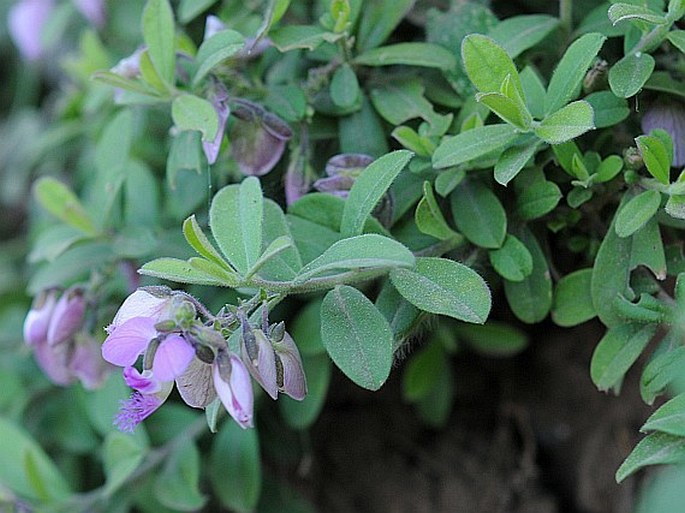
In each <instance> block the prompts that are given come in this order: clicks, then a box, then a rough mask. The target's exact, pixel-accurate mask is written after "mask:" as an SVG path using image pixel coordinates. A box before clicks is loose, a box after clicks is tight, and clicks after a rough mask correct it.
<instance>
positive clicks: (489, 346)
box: [456, 321, 528, 357]
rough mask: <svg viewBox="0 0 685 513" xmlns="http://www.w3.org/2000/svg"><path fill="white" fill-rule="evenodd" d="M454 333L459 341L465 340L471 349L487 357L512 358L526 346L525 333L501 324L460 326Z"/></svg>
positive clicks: (526, 338)
mask: <svg viewBox="0 0 685 513" xmlns="http://www.w3.org/2000/svg"><path fill="white" fill-rule="evenodd" d="M456 332H457V337H458V338H459V339H461V338H464V339H466V341H467V342H468V343H469V345H470V346H471V347H473V348H474V349H475V350H476V351H478V352H479V353H482V354H485V355H487V356H494V357H508V356H513V355H515V354H517V353H520V352H521V351H523V350H524V349H525V348H526V347H527V346H528V336H527V335H526V334H525V333H523V332H522V331H521V330H519V329H517V328H514V327H513V326H510V325H509V324H505V323H503V322H496V321H490V322H488V323H487V324H484V325H483V326H476V325H473V324H461V325H459V326H457V327H456Z"/></svg>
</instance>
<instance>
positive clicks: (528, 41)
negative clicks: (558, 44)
mask: <svg viewBox="0 0 685 513" xmlns="http://www.w3.org/2000/svg"><path fill="white" fill-rule="evenodd" d="M558 26H559V20H558V19H557V18H554V17H552V16H547V15H546V14H527V15H522V16H512V17H511V18H507V19H505V20H502V21H500V22H499V23H498V24H497V25H495V27H494V28H493V29H491V30H490V32H488V36H490V37H491V38H492V39H494V40H495V41H496V42H497V43H499V44H500V45H502V47H503V48H504V50H505V51H506V52H507V54H509V56H511V58H512V59H515V58H516V57H518V56H519V55H520V54H521V53H523V52H524V51H526V50H528V49H529V48H532V47H533V46H535V45H536V44H538V43H539V42H540V41H542V40H543V39H545V37H547V36H548V35H549V34H550V33H551V32H552V31H554V29H556V28H557V27H558Z"/></svg>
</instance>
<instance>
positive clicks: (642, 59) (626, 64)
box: [609, 52, 654, 98]
mask: <svg viewBox="0 0 685 513" xmlns="http://www.w3.org/2000/svg"><path fill="white" fill-rule="evenodd" d="M652 71H654V57H652V56H651V55H649V54H648V53H642V52H641V53H637V54H634V53H631V54H628V55H626V56H625V57H623V58H622V59H621V60H620V61H618V62H617V63H616V64H614V65H613V66H612V67H611V69H610V70H609V86H610V87H611V90H612V92H613V93H614V94H615V95H616V96H618V97H620V98H629V97H630V96H633V95H635V94H637V93H638V92H639V91H640V89H642V86H643V85H645V82H647V79H648V78H649V77H650V75H651V74H652Z"/></svg>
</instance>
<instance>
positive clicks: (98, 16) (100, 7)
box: [74, 0, 107, 28]
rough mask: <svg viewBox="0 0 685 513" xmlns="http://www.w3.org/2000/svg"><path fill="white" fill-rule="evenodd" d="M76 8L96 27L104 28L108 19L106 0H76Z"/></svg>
mask: <svg viewBox="0 0 685 513" xmlns="http://www.w3.org/2000/svg"><path fill="white" fill-rule="evenodd" d="M74 4H75V5H76V8H77V9H78V10H79V11H80V12H81V14H83V16H84V17H85V18H86V19H87V20H88V21H89V22H90V23H91V24H92V25H94V26H95V27H98V28H102V26H103V25H104V24H105V21H106V20H107V13H106V10H105V0H74Z"/></svg>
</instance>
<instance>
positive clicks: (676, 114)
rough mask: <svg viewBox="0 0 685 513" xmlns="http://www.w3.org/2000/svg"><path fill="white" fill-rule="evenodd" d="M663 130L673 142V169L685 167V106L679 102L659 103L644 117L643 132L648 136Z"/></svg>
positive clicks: (649, 109) (647, 111) (651, 107)
mask: <svg viewBox="0 0 685 513" xmlns="http://www.w3.org/2000/svg"><path fill="white" fill-rule="evenodd" d="M655 128H661V129H662V130H665V131H666V132H668V135H670V136H671V140H672V141H673V163H672V165H673V167H681V166H685V106H684V105H683V104H682V103H680V102H677V101H663V100H661V101H658V102H657V103H655V104H654V105H652V106H650V107H649V108H648V109H647V110H646V111H645V115H644V116H642V131H643V132H644V133H646V134H648V133H649V132H651V131H652V130H654V129H655Z"/></svg>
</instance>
